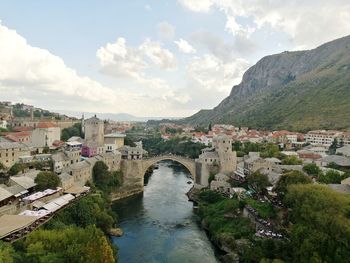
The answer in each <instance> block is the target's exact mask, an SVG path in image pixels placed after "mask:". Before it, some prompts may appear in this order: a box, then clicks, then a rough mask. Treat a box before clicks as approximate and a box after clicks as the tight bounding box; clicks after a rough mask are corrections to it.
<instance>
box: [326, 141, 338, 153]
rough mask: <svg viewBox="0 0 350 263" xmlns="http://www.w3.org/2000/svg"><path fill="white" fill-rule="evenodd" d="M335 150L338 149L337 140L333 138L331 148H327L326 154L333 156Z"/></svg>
mask: <svg viewBox="0 0 350 263" xmlns="http://www.w3.org/2000/svg"><path fill="white" fill-rule="evenodd" d="M337 148H338V139H337V138H334V140H333V142H332V144H331V146H329V149H328V154H330V155H333V154H335V153H336V151H337Z"/></svg>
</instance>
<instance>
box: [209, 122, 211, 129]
mask: <svg viewBox="0 0 350 263" xmlns="http://www.w3.org/2000/svg"><path fill="white" fill-rule="evenodd" d="M208 131H211V122H210V123H209V126H208Z"/></svg>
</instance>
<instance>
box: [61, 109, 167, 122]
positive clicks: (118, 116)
mask: <svg viewBox="0 0 350 263" xmlns="http://www.w3.org/2000/svg"><path fill="white" fill-rule="evenodd" d="M59 112H61V113H64V114H67V115H69V116H74V117H76V118H81V116H82V112H76V111H62V110H59ZM95 114H96V115H97V117H99V118H100V119H104V120H114V121H132V122H146V121H148V120H161V119H164V117H137V116H134V115H131V114H128V113H94V112H84V117H85V118H89V117H92V116H93V115H95ZM172 119H174V118H172Z"/></svg>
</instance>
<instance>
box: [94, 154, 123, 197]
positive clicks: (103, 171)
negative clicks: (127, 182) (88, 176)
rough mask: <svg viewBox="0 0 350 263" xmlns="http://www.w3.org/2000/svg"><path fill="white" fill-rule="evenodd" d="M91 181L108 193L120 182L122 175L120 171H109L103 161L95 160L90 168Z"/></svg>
mask: <svg viewBox="0 0 350 263" xmlns="http://www.w3.org/2000/svg"><path fill="white" fill-rule="evenodd" d="M92 177H93V181H94V183H95V185H96V187H97V188H99V189H100V190H102V191H103V192H105V193H106V194H107V195H108V194H110V193H111V192H112V191H113V190H114V188H116V187H117V186H120V185H121V184H122V180H123V178H122V177H123V175H122V173H121V172H117V171H115V172H110V171H108V166H107V165H106V164H105V163H104V162H103V161H97V162H96V163H95V165H94V167H93V168H92Z"/></svg>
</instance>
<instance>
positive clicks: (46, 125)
mask: <svg viewBox="0 0 350 263" xmlns="http://www.w3.org/2000/svg"><path fill="white" fill-rule="evenodd" d="M53 127H57V126H56V125H55V124H53V123H52V122H45V121H41V122H39V124H38V126H37V128H40V129H47V128H53Z"/></svg>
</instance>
